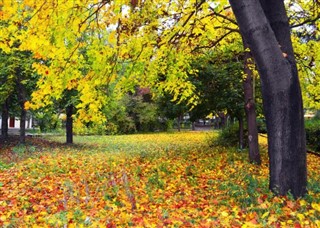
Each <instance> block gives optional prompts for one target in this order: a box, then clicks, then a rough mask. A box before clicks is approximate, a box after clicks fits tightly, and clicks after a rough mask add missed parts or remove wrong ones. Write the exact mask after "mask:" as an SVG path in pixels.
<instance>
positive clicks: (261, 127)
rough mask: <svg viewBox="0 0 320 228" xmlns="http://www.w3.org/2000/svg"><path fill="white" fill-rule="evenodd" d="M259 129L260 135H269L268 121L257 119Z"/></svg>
mask: <svg viewBox="0 0 320 228" xmlns="http://www.w3.org/2000/svg"><path fill="white" fill-rule="evenodd" d="M257 128H258V133H262V134H265V133H267V125H266V120H265V119H257Z"/></svg>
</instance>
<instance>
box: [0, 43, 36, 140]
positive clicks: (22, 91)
mask: <svg viewBox="0 0 320 228" xmlns="http://www.w3.org/2000/svg"><path fill="white" fill-rule="evenodd" d="M17 46H19V44H17V43H15V44H14V45H13V47H12V49H13V50H12V52H11V53H9V54H5V53H1V58H2V60H3V61H2V68H1V74H0V78H1V81H3V83H2V85H1V86H0V92H1V94H2V97H1V99H0V103H2V104H3V113H2V115H3V116H2V117H3V121H2V122H3V130H2V134H3V135H4V136H5V137H6V136H7V131H8V126H7V124H5V123H4V122H7V121H6V120H7V119H8V114H9V111H10V110H9V109H10V108H11V112H14V111H15V113H16V112H20V115H19V117H20V143H25V128H26V115H27V112H26V110H25V107H24V104H25V102H26V101H27V100H28V99H29V97H30V94H31V92H32V91H33V89H34V87H35V83H36V81H37V75H36V74H35V73H34V72H33V69H32V67H31V65H32V64H33V62H34V59H33V55H32V53H31V52H29V51H19V50H18V49H17ZM9 103H10V104H9Z"/></svg>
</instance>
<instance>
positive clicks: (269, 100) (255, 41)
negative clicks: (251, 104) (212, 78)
mask: <svg viewBox="0 0 320 228" xmlns="http://www.w3.org/2000/svg"><path fill="white" fill-rule="evenodd" d="M273 2H276V1H275V0H272V1H271V3H273ZM277 2H278V3H277V4H280V5H283V1H277ZM230 3H231V6H232V9H233V11H234V13H235V16H236V18H237V21H238V24H239V27H240V30H241V34H242V35H243V36H244V39H245V40H246V42H247V43H248V45H249V47H250V50H251V52H252V55H253V57H254V59H255V62H256V64H257V67H258V71H259V74H260V78H261V85H262V97H263V108H264V112H265V116H266V122H267V130H268V145H269V146H268V153H269V163H270V189H271V190H272V191H273V192H275V193H276V194H280V195H285V194H287V193H288V192H291V193H292V194H293V196H294V197H296V198H297V197H300V196H303V195H304V194H305V193H306V187H307V171H306V170H307V169H306V141H305V131H304V117H303V107H302V96H301V90H300V84H299V80H298V75H297V70H296V64H295V61H294V56H288V53H283V50H284V49H281V47H282V48H284V47H283V46H282V45H281V42H278V40H277V36H276V35H277V34H278V33H277V30H276V31H273V29H272V27H271V25H270V22H271V23H274V22H273V21H270V22H269V20H271V19H274V17H271V15H268V16H266V14H265V12H264V11H263V9H262V6H261V4H260V2H259V1H257V0H230ZM268 4H270V3H269V1H268ZM269 7H270V8H271V7H272V9H273V10H274V12H273V15H277V17H279V18H281V19H282V20H283V19H284V18H285V20H283V21H282V29H283V30H282V31H281V32H283V33H288V32H289V24H288V19H287V16H286V13H285V9H284V6H283V7H281V8H275V5H272V4H270V6H269ZM267 17H268V18H269V20H268V18H267ZM289 35H290V34H286V35H284V36H285V37H287V36H288V37H289ZM279 40H284V38H280V37H279ZM287 42H289V43H287ZM279 43H280V44H279ZM280 45H281V47H280ZM285 46H286V47H292V44H291V40H290V38H289V39H288V38H286V41H285ZM289 49H290V48H289ZM289 49H288V50H286V51H290V50H289Z"/></svg>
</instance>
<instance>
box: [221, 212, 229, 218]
mask: <svg viewBox="0 0 320 228" xmlns="http://www.w3.org/2000/svg"><path fill="white" fill-rule="evenodd" d="M221 215H222V216H223V217H228V215H229V214H228V212H226V211H223V212H222V213H221Z"/></svg>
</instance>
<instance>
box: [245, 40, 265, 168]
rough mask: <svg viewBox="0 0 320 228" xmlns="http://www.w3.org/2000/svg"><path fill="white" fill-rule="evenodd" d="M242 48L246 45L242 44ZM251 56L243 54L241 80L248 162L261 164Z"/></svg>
mask: <svg viewBox="0 0 320 228" xmlns="http://www.w3.org/2000/svg"><path fill="white" fill-rule="evenodd" d="M244 47H245V48H247V45H246V44H245V42H244ZM251 59H252V56H251V53H250V52H247V51H246V52H245V54H244V74H245V78H244V80H243V88H244V99H245V106H244V109H245V112H246V119H247V126H248V146H249V161H250V162H251V163H255V164H258V165H260V164H261V157H260V152H259V142H258V129H257V115H256V107H255V100H254V94H253V83H252V79H253V72H252V70H251V69H250V67H252V65H253V63H252V61H251Z"/></svg>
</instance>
